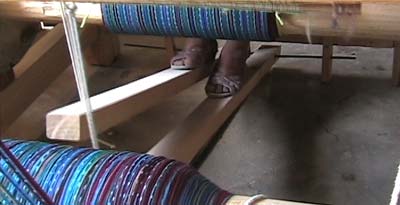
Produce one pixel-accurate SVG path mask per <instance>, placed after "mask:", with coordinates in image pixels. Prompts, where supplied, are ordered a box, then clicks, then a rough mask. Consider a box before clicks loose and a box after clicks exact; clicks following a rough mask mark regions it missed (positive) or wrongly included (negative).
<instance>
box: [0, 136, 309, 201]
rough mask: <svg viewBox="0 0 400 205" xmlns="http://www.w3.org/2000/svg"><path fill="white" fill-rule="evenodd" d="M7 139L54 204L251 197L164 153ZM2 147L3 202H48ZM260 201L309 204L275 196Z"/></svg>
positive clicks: (1, 198)
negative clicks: (18, 170)
mask: <svg viewBox="0 0 400 205" xmlns="http://www.w3.org/2000/svg"><path fill="white" fill-rule="evenodd" d="M3 142H4V144H5V146H6V147H8V148H9V150H10V151H11V153H12V154H13V155H14V156H15V157H16V158H17V160H19V162H20V163H21V164H22V166H23V167H24V168H25V169H26V170H27V171H28V172H29V174H30V175H31V176H32V177H33V178H34V179H35V180H36V182H37V183H38V185H39V186H40V187H41V189H42V190H41V191H44V192H45V193H47V195H48V197H49V198H51V200H53V202H54V204H68V205H74V204H76V205H85V204H108V205H114V204H116V205H117V204H137V205H150V204H157V205H175V204H176V205H178V204H179V205H222V204H225V205H244V204H245V202H246V201H247V200H248V199H249V198H250V197H246V196H238V195H233V194H231V193H229V192H227V191H224V190H222V189H220V188H219V187H217V186H216V185H215V184H213V183H212V182H210V181H209V180H207V179H206V178H205V177H203V176H202V175H200V174H199V173H198V172H197V171H196V170H194V169H193V168H191V167H190V166H188V165H185V164H184V163H182V162H177V161H174V160H169V159H166V158H164V157H155V156H151V155H147V154H137V153H131V152H116V151H104V150H93V149H89V148H74V147H70V146H62V145H54V144H46V143H42V142H27V141H19V140H4V141H3ZM0 143H1V142H0ZM2 147H3V146H2ZM0 151H1V152H0V188H1V191H0V204H4V205H11V204H37V205H39V204H46V203H44V202H43V200H42V199H41V198H39V197H38V195H35V194H33V192H32V187H29V186H27V183H26V180H24V179H23V178H21V176H20V175H18V172H12V171H13V170H12V167H13V165H10V163H9V162H10V161H9V160H7V157H4V152H3V151H4V150H2V149H0ZM14 171H15V170H14ZM7 174H8V175H11V176H12V179H13V180H9V179H10V178H7V177H6V175H7ZM11 181H12V182H14V183H11ZM21 190H22V191H21ZM35 196H36V198H35ZM46 197H47V196H46ZM27 198H30V201H29V200H27ZM32 201H33V203H32ZM257 204H260V205H272V204H281V205H305V203H297V202H287V201H281V200H271V199H265V200H261V201H260V202H259V203H257Z"/></svg>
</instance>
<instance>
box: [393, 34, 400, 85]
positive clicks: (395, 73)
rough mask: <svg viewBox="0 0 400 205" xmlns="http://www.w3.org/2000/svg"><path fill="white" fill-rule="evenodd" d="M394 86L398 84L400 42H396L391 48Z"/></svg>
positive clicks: (399, 78)
mask: <svg viewBox="0 0 400 205" xmlns="http://www.w3.org/2000/svg"><path fill="white" fill-rule="evenodd" d="M392 81H393V85H394V86H400V43H399V42H397V43H396V44H395V46H394V48H393V73H392Z"/></svg>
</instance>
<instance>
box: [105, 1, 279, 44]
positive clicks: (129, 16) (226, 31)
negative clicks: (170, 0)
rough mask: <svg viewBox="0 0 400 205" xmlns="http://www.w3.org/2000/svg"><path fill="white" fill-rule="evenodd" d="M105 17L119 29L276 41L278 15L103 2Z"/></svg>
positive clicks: (219, 9) (106, 20)
mask: <svg viewBox="0 0 400 205" xmlns="http://www.w3.org/2000/svg"><path fill="white" fill-rule="evenodd" d="M101 8H102V13H103V21H104V24H105V26H106V27H108V28H109V29H110V30H112V31H113V32H116V33H130V34H148V35H163V36H185V37H202V38H207V39H234V40H258V41H273V40H274V39H275V38H276V37H277V35H278V32H277V28H276V20H275V15H274V14H272V13H268V12H262V11H255V10H228V9H223V8H210V7H203V8H202V7H185V6H171V5H139V4H102V6H101Z"/></svg>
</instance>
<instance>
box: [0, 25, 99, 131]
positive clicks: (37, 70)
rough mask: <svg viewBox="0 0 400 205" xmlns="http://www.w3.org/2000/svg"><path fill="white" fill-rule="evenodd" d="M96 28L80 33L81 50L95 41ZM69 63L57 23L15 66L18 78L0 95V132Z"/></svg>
mask: <svg viewBox="0 0 400 205" xmlns="http://www.w3.org/2000/svg"><path fill="white" fill-rule="evenodd" d="M95 27H96V26H87V27H85V29H84V30H83V31H82V33H81V42H82V46H83V48H86V46H87V45H90V44H92V43H93V42H94V41H95V40H96V35H97V32H96V31H97V29H95ZM70 64H71V62H70V58H69V54H68V47H67V42H66V39H65V34H64V28H63V26H62V25H61V24H59V25H57V26H56V27H55V28H54V29H53V30H51V32H49V33H48V34H47V35H45V36H44V37H43V38H41V39H40V40H39V41H38V42H36V43H35V44H34V45H33V46H32V47H31V48H30V49H29V50H28V51H27V53H26V54H25V56H24V57H23V58H22V59H21V61H20V62H19V63H18V64H17V65H16V66H15V67H14V70H15V71H16V73H19V76H18V78H17V79H16V80H15V81H14V82H13V83H12V84H10V85H9V86H8V87H7V88H6V89H5V90H3V91H2V92H1V93H0V101H1V103H0V106H1V107H0V130H3V131H4V130H5V129H6V128H7V127H8V126H10V125H11V123H13V121H14V120H16V118H17V117H18V116H19V115H20V114H21V113H22V112H23V111H24V110H25V109H26V108H27V107H28V106H29V105H30V104H31V103H32V102H33V101H34V100H35V99H36V98H37V97H38V96H39V95H40V94H41V93H42V92H43V91H44V90H45V89H46V88H47V87H48V86H49V85H50V84H51V83H52V82H53V81H54V80H55V79H56V77H57V76H58V75H60V74H61V73H62V72H63V71H64V70H65V69H66V68H67V67H68V66H69V65H70Z"/></svg>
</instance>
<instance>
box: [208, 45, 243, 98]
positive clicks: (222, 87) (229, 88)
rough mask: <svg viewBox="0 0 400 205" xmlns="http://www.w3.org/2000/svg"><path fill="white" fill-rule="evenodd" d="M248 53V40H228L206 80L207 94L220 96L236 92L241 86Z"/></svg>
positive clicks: (227, 95)
mask: <svg viewBox="0 0 400 205" xmlns="http://www.w3.org/2000/svg"><path fill="white" fill-rule="evenodd" d="M249 54H250V43H249V42H248V41H228V42H227V43H226V44H225V46H224V48H223V50H222V54H221V58H220V60H219V64H218V67H217V68H216V70H215V71H214V73H213V74H212V75H211V76H210V78H209V80H208V83H207V86H206V93H207V95H208V96H210V97H216V98H222V97H229V96H232V95H234V94H236V93H237V92H238V91H239V90H240V88H241V86H242V78H243V74H244V68H245V67H246V60H247V58H248V57H249Z"/></svg>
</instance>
